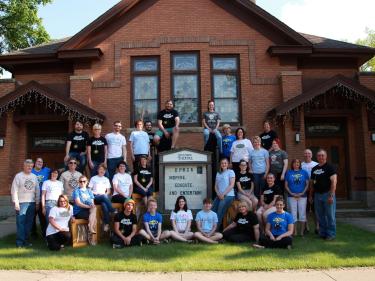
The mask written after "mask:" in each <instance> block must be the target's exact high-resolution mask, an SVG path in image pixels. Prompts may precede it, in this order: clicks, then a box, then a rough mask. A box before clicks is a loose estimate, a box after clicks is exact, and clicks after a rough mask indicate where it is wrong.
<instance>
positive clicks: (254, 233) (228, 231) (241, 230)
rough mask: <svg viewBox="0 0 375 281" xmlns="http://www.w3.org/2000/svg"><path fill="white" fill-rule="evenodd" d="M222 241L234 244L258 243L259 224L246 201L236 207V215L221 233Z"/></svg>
mask: <svg viewBox="0 0 375 281" xmlns="http://www.w3.org/2000/svg"><path fill="white" fill-rule="evenodd" d="M223 236H224V239H225V240H227V241H230V242H235V243H244V242H250V241H255V242H256V243H258V242H259V223H258V218H257V216H256V215H255V214H254V213H253V212H252V211H251V208H250V207H249V204H248V203H247V201H241V202H240V203H239V205H238V214H237V215H236V217H235V219H234V220H233V222H232V223H231V224H230V225H228V226H227V227H226V228H225V229H224V231H223Z"/></svg>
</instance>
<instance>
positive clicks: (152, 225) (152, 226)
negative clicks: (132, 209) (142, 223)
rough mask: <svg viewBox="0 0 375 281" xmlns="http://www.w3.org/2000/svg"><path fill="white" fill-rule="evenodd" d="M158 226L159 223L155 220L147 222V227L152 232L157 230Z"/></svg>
mask: <svg viewBox="0 0 375 281" xmlns="http://www.w3.org/2000/svg"><path fill="white" fill-rule="evenodd" d="M158 224H159V222H158V221H157V220H150V221H149V222H148V225H149V227H150V229H152V230H156V229H157V228H158Z"/></svg>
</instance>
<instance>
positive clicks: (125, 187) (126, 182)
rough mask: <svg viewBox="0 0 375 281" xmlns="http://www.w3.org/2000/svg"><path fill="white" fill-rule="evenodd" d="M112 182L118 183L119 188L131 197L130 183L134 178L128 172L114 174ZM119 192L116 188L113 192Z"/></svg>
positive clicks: (127, 196) (114, 193) (115, 193)
mask: <svg viewBox="0 0 375 281" xmlns="http://www.w3.org/2000/svg"><path fill="white" fill-rule="evenodd" d="M112 183H113V184H117V185H118V188H119V189H120V190H121V191H122V192H123V193H124V194H125V197H126V198H129V197H130V190H129V189H130V185H131V184H133V180H132V177H131V176H130V175H129V174H127V173H124V174H120V173H117V174H116V175H114V177H113V180H112ZM117 194H119V193H118V192H117V191H116V190H115V191H114V192H113V195H117Z"/></svg>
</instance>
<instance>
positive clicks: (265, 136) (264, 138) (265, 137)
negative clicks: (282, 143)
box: [262, 135, 271, 140]
mask: <svg viewBox="0 0 375 281" xmlns="http://www.w3.org/2000/svg"><path fill="white" fill-rule="evenodd" d="M270 138H271V136H270V135H264V136H263V137H262V140H268V139H270Z"/></svg>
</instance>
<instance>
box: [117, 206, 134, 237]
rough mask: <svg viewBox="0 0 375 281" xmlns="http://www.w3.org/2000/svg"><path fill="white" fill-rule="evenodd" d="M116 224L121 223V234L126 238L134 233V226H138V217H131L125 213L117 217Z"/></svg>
mask: <svg viewBox="0 0 375 281" xmlns="http://www.w3.org/2000/svg"><path fill="white" fill-rule="evenodd" d="M115 222H119V223H120V232H121V233H122V235H124V236H125V237H127V236H129V235H130V234H131V233H132V231H133V225H134V224H135V225H137V223H138V222H137V217H136V216H135V215H134V214H133V213H132V214H130V215H129V216H127V215H125V214H124V212H121V213H118V214H116V216H115Z"/></svg>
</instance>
